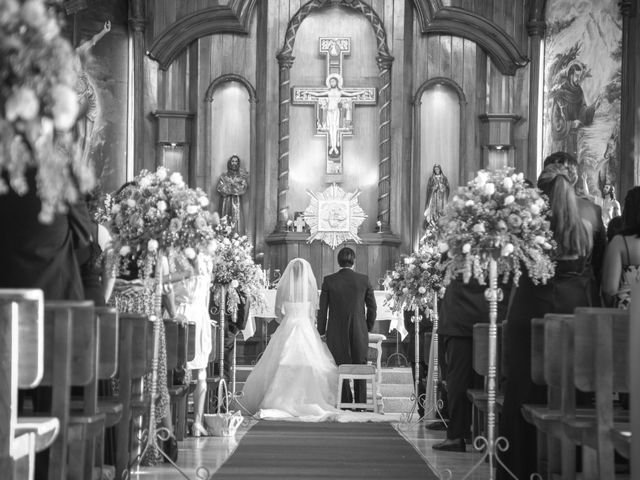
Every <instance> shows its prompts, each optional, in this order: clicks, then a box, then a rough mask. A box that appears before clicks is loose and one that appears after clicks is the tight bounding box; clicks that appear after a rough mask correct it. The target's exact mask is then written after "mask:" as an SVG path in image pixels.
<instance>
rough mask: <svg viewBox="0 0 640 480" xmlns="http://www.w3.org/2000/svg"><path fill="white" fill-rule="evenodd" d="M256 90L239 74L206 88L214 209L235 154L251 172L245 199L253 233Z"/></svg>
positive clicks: (243, 166) (245, 206) (209, 162)
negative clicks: (223, 179) (221, 180)
mask: <svg viewBox="0 0 640 480" xmlns="http://www.w3.org/2000/svg"><path fill="white" fill-rule="evenodd" d="M255 101H256V96H255V89H254V88H253V86H252V85H251V84H250V83H249V82H248V81H247V80H246V79H245V78H243V77H241V76H239V75H223V76H221V77H218V78H216V79H215V80H214V81H213V82H211V84H210V85H209V88H208V89H207V92H206V95H205V102H207V103H209V105H208V107H207V109H206V113H207V116H206V117H207V119H206V128H205V135H206V147H207V148H206V154H207V163H208V165H209V170H208V172H207V175H210V180H211V181H210V182H207V183H210V185H211V192H210V198H211V201H212V203H213V208H214V209H215V210H219V208H220V195H219V194H218V192H217V190H216V185H217V183H218V179H219V178H220V175H222V174H223V173H224V172H225V171H226V170H227V161H228V160H229V158H230V157H231V156H232V155H237V156H238V157H239V158H240V162H241V167H242V168H244V169H245V170H247V171H248V172H249V190H248V191H247V193H246V194H245V196H244V197H243V198H242V209H243V212H244V218H245V227H246V231H245V232H242V233H247V234H248V235H249V236H253V234H254V229H255V228H254V217H255V215H254V213H253V212H254V210H255V208H254V206H255V193H254V192H255V190H256V189H255V184H256V180H255V168H253V167H254V166H253V159H254V158H255Z"/></svg>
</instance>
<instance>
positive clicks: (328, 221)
mask: <svg viewBox="0 0 640 480" xmlns="http://www.w3.org/2000/svg"><path fill="white" fill-rule="evenodd" d="M307 193H308V194H309V196H310V197H311V203H310V204H309V206H308V207H307V209H306V210H305V211H304V221H305V222H306V223H307V225H309V228H310V230H311V235H310V236H309V238H308V239H307V243H311V242H313V241H314V240H316V239H319V240H322V241H323V242H325V243H326V244H327V245H329V246H330V247H331V248H333V249H335V248H336V247H337V246H338V245H340V244H341V243H344V242H346V241H348V240H353V241H354V242H356V243H362V241H361V240H360V237H358V228H359V227H360V225H362V222H364V219H365V218H367V214H366V213H364V210H362V208H361V207H360V204H359V203H358V195H360V190H356V191H355V192H352V193H348V192H345V191H344V190H343V189H342V188H340V187H339V186H338V185H336V184H335V183H333V184H331V186H329V187H328V188H327V189H326V190H325V191H324V192H312V191H311V190H307Z"/></svg>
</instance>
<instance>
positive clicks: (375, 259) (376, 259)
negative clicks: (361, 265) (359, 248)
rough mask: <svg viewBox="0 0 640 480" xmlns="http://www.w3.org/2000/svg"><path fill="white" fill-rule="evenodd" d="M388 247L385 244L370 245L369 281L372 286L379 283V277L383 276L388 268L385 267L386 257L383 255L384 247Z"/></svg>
mask: <svg viewBox="0 0 640 480" xmlns="http://www.w3.org/2000/svg"><path fill="white" fill-rule="evenodd" d="M385 248H386V247H385V246H383V245H369V249H368V250H369V252H368V268H369V271H368V274H369V281H370V282H371V284H372V286H373V285H374V284H376V283H377V281H378V279H379V278H382V276H383V274H384V272H385V271H386V270H387V269H386V268H385V265H384V263H385V259H384V257H383V254H382V253H383V249H385ZM373 288H376V287H373Z"/></svg>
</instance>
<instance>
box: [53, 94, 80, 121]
mask: <svg viewBox="0 0 640 480" xmlns="http://www.w3.org/2000/svg"><path fill="white" fill-rule="evenodd" d="M51 98H53V106H52V107H51V113H52V114H53V124H54V125H55V127H56V128H57V129H58V130H61V131H63V132H66V131H68V130H70V129H71V127H73V126H74V125H75V123H76V120H77V118H78V111H79V110H80V107H79V106H78V95H77V94H76V92H74V91H73V89H72V88H71V87H68V86H67V85H62V84H58V85H54V86H53V87H52V88H51Z"/></svg>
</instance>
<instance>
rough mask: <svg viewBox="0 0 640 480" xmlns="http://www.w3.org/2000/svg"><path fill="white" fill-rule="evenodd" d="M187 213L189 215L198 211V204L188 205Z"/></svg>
mask: <svg viewBox="0 0 640 480" xmlns="http://www.w3.org/2000/svg"><path fill="white" fill-rule="evenodd" d="M187 213H188V214H189V215H195V214H196V213H198V206H197V205H187Z"/></svg>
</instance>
